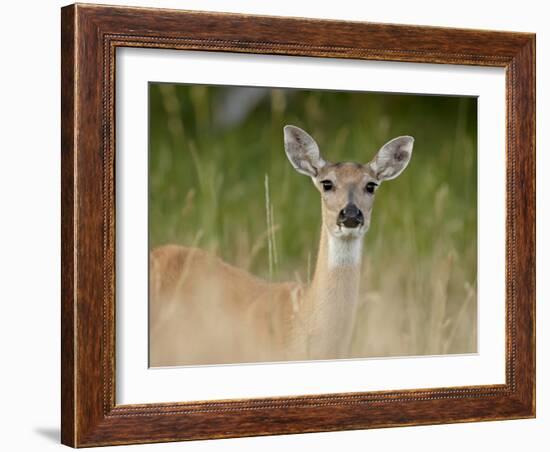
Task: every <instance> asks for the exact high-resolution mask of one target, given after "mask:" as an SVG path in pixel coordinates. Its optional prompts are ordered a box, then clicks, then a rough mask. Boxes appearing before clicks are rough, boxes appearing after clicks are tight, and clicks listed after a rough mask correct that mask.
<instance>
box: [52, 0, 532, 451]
mask: <svg viewBox="0 0 550 452" xmlns="http://www.w3.org/2000/svg"><path fill="white" fill-rule="evenodd" d="M61 33H62V150H61V154H62V300H61V301H62V331H61V334H62V350H61V351H62V369H61V376H62V381H61V385H62V425H61V436H62V442H63V443H64V444H66V445H70V446H73V447H85V446H101V445H114V444H133V443H148V442H162V441H179V440H193V439H211V438H226V437H237V436H252V435H271V434H284V433H301V432H318V431H334V430H347V429H365V428H377V427H391V426H403V425H423V424H439V423H451V422H469V421H484V420H503V419H521V418H529V417H534V416H535V36H534V35H533V34H528V33H511V32H496V31H481V30H463V29H448V28H436V27H419V26H409V25H388V24H374V23H360V22H339V21H327V20H312V19H299V18H280V17H263V16H247V15H238V14H218V13H205V12H189V11H177V10H162V9H147V8H126V7H110V6H95V5H79V4H76V5H71V6H67V7H64V8H62V24H61Z"/></svg>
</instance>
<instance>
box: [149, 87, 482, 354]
mask: <svg viewBox="0 0 550 452" xmlns="http://www.w3.org/2000/svg"><path fill="white" fill-rule="evenodd" d="M285 124H293V125H296V126H299V127H301V128H303V129H305V130H306V131H307V132H308V133H310V134H311V135H312V136H313V137H314V139H315V140H316V141H317V143H318V144H319V146H320V149H321V152H322V154H323V156H324V157H325V158H326V159H327V160H329V161H332V162H337V161H357V162H360V163H367V162H368V161H369V160H370V159H371V158H372V157H373V156H374V154H375V153H376V151H377V150H378V149H379V148H380V147H381V146H382V145H383V144H384V143H385V142H387V141H389V140H390V139H392V138H394V137H396V136H399V135H412V136H414V137H415V147H414V152H413V157H412V160H411V163H410V164H409V166H408V168H407V169H406V170H405V171H404V172H403V174H401V175H400V176H399V178H397V179H396V180H393V181H389V182H387V183H385V184H383V185H382V186H381V188H380V190H378V191H377V195H376V201H375V206H374V209H373V214H372V221H371V226H370V229H369V231H368V233H367V235H366V239H365V247H364V254H363V256H364V257H363V270H362V271H363V280H362V288H361V303H360V307H359V313H358V319H357V323H356V328H355V331H354V339H353V351H352V353H353V357H374V356H376V357H382V356H410V355H425V354H449V353H472V352H476V351H477V348H476V343H477V297H476V292H477V278H476V275H477V100H476V99H475V98H471V97H450V96H427V95H401V94H383V93H364V92H361V93H358V92H332V91H310V90H294V89H271V88H248V87H215V86H199V85H192V86H187V85H174V84H159V83H151V84H150V85H149V140H150V143H149V146H150V153H149V234H150V246H151V247H155V246H158V245H162V244H166V243H177V244H182V245H186V246H196V247H200V248H202V249H206V250H209V251H211V252H212V253H214V254H217V255H219V256H220V257H221V258H223V259H224V260H225V261H226V262H228V263H231V264H232V265H235V266H238V267H240V268H244V269H246V270H248V271H250V272H251V273H253V274H255V275H257V276H260V277H263V278H265V279H268V280H273V281H285V280H297V281H301V282H308V281H309V280H310V278H311V276H312V275H311V272H312V269H313V268H314V266H315V258H316V253H317V247H318V240H319V232H320V225H321V223H320V221H321V212H320V199H319V194H318V192H317V190H316V189H315V188H314V187H313V184H312V183H311V181H310V180H308V178H307V177H305V176H302V175H300V174H298V173H297V172H296V171H295V170H294V169H293V168H292V167H291V165H290V163H289V162H288V160H287V158H286V155H285V152H284V146H283V126H284V125H285Z"/></svg>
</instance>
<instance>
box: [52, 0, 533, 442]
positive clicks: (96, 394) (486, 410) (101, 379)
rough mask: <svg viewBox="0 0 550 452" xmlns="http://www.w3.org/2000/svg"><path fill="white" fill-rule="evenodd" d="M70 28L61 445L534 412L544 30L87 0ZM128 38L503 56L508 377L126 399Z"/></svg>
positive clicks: (259, 48) (400, 54) (174, 44)
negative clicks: (118, 288) (539, 63)
mask: <svg viewBox="0 0 550 452" xmlns="http://www.w3.org/2000/svg"><path fill="white" fill-rule="evenodd" d="M61 37H62V41H61V43H62V101H61V103H62V133H61V135H62V140H61V142H62V144H61V146H62V149H61V155H62V167H61V172H62V196H61V199H62V311H61V320H62V325H61V333H62V343H61V358H62V359H61V387H62V391H61V392H62V401H61V407H62V422H61V438H62V442H63V443H64V444H67V445H70V446H74V447H82V446H96V445H108V444H128V443H147V442H158V441H178V440H190V439H202V438H225V437H235V436H249V435H270V434H282V433H299V432H316V431H331V430H347V429H362V428H374V427H389V426H401V425H420V424H440V423H448V422H468V421H483V420H496V419H519V418H529V417H534V416H535V35H533V34H528V33H508V32H494V31H480V30H461V29H448V28H436V27H417V26H407V25H386V24H373V23H357V22H338V21H327V20H311V19H297V18H279V17H262V16H246V15H234V14H217V13H198V12H184V11H174V10H160V9H145V8H125V7H108V6H93V5H79V4H77V5H71V6H67V7H64V8H63V9H62V24H61ZM117 47H149V48H169V49H187V50H203V51H204V50H209V51H221V52H242V53H262V54H278V55H301V56H315V57H330V58H354V59H368V60H387V61H401V62H422V63H441V64H466V65H477V66H498V67H504V68H505V69H506V108H507V119H506V127H507V142H506V193H507V195H506V197H507V198H506V275H505V277H506V383H505V384H503V385H491V386H472V387H453V388H438V389H421V390H402V391H386V392H362V393H353V394H351V393H348V394H331V395H316V396H301V397H278V398H266V399H246V400H226V401H215V402H201V403H190V402H187V403H186V402H182V403H177V402H174V403H165V404H148V405H125V406H121V405H116V404H115V384H114V380H115V365H116V363H115V358H114V357H115V350H114V348H115V342H114V338H115V336H114V334H115V249H114V244H115V202H114V200H115V173H114V159H115V143H114V140H115V138H114V128H115V123H114V121H115V116H114V111H115V110H114V99H115V97H114V87H115V70H114V69H115V64H116V59H115V50H116V48H117ZM503 151H504V150H503ZM503 277H504V275H503Z"/></svg>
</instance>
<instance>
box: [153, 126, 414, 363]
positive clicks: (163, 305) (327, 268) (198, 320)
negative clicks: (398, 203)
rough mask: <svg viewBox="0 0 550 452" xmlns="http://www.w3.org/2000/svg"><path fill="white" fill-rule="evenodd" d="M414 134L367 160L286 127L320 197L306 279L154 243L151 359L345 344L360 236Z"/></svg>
mask: <svg viewBox="0 0 550 452" xmlns="http://www.w3.org/2000/svg"><path fill="white" fill-rule="evenodd" d="M413 144H414V138H413V137H411V136H399V137H397V138H394V139H392V140H391V141H389V142H387V143H386V144H384V145H383V146H382V147H381V148H380V149H379V151H378V152H377V153H376V155H375V156H374V158H373V159H372V160H371V161H370V162H368V163H366V164H361V163H355V162H339V163H331V162H329V161H328V160H325V159H324V158H323V157H322V155H321V152H320V149H319V146H318V144H317V143H316V141H315V140H314V139H313V138H312V137H311V136H310V135H309V134H308V133H307V132H306V131H304V130H302V129H301V128H299V127H296V126H293V125H286V126H285V127H284V149H285V152H286V156H287V157H288V160H289V161H290V164H291V165H292V167H293V168H294V169H295V170H296V171H297V172H298V173H300V174H302V175H305V176H308V177H309V178H310V179H311V181H312V182H313V185H314V187H315V188H316V189H317V190H318V191H319V194H320V198H321V233H320V241H319V247H318V252H317V260H316V264H315V268H314V272H313V276H312V278H311V282H310V283H309V284H304V283H300V282H298V281H290V282H274V281H267V280H263V279H261V278H259V277H256V276H254V275H252V274H250V273H249V272H247V271H245V270H242V269H239V268H237V267H234V266H232V265H230V264H228V263H226V262H224V261H223V260H221V259H220V258H218V257H216V256H214V255H212V254H210V253H208V252H206V251H204V250H201V249H199V248H196V247H184V246H180V245H174V244H170V245H163V246H160V247H158V248H155V249H153V250H152V251H151V252H150V264H149V265H150V284H149V288H150V289H149V291H150V294H149V300H150V301H149V303H150V305H149V315H150V316H149V322H150V323H149V334H150V336H149V365H150V366H151V367H163V366H177V365H199V364H229V363H245V362H261V361H265V362H268V361H269V362H273V361H275V362H277V361H304V360H329V359H338V358H345V357H347V356H348V355H349V353H350V347H351V342H352V334H353V331H354V324H355V318H356V313H357V308H358V303H359V286H360V282H361V281H360V279H361V262H362V254H363V238H364V236H365V234H366V232H367V231H368V230H369V226H370V223H371V214H372V209H373V204H374V199H375V195H376V192H377V191H378V190H379V188H380V186H381V184H382V183H383V182H385V181H389V180H392V179H395V178H396V177H397V176H399V175H400V174H401V173H402V172H403V171H404V169H405V168H406V167H407V165H408V164H409V161H410V159H411V156H412V150H413Z"/></svg>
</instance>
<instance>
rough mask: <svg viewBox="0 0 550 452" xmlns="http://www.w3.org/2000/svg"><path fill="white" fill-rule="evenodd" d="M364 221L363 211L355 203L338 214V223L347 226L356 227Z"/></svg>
mask: <svg viewBox="0 0 550 452" xmlns="http://www.w3.org/2000/svg"><path fill="white" fill-rule="evenodd" d="M363 222H364V219H363V212H361V211H360V210H359V209H358V208H357V206H356V205H355V204H351V203H350V204H348V205H347V206H346V207H344V208H343V209H342V210H341V211H340V213H339V214H338V224H339V225H340V226H342V225H344V226H345V227H346V228H356V227H357V226H359V225H362V224H363Z"/></svg>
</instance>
